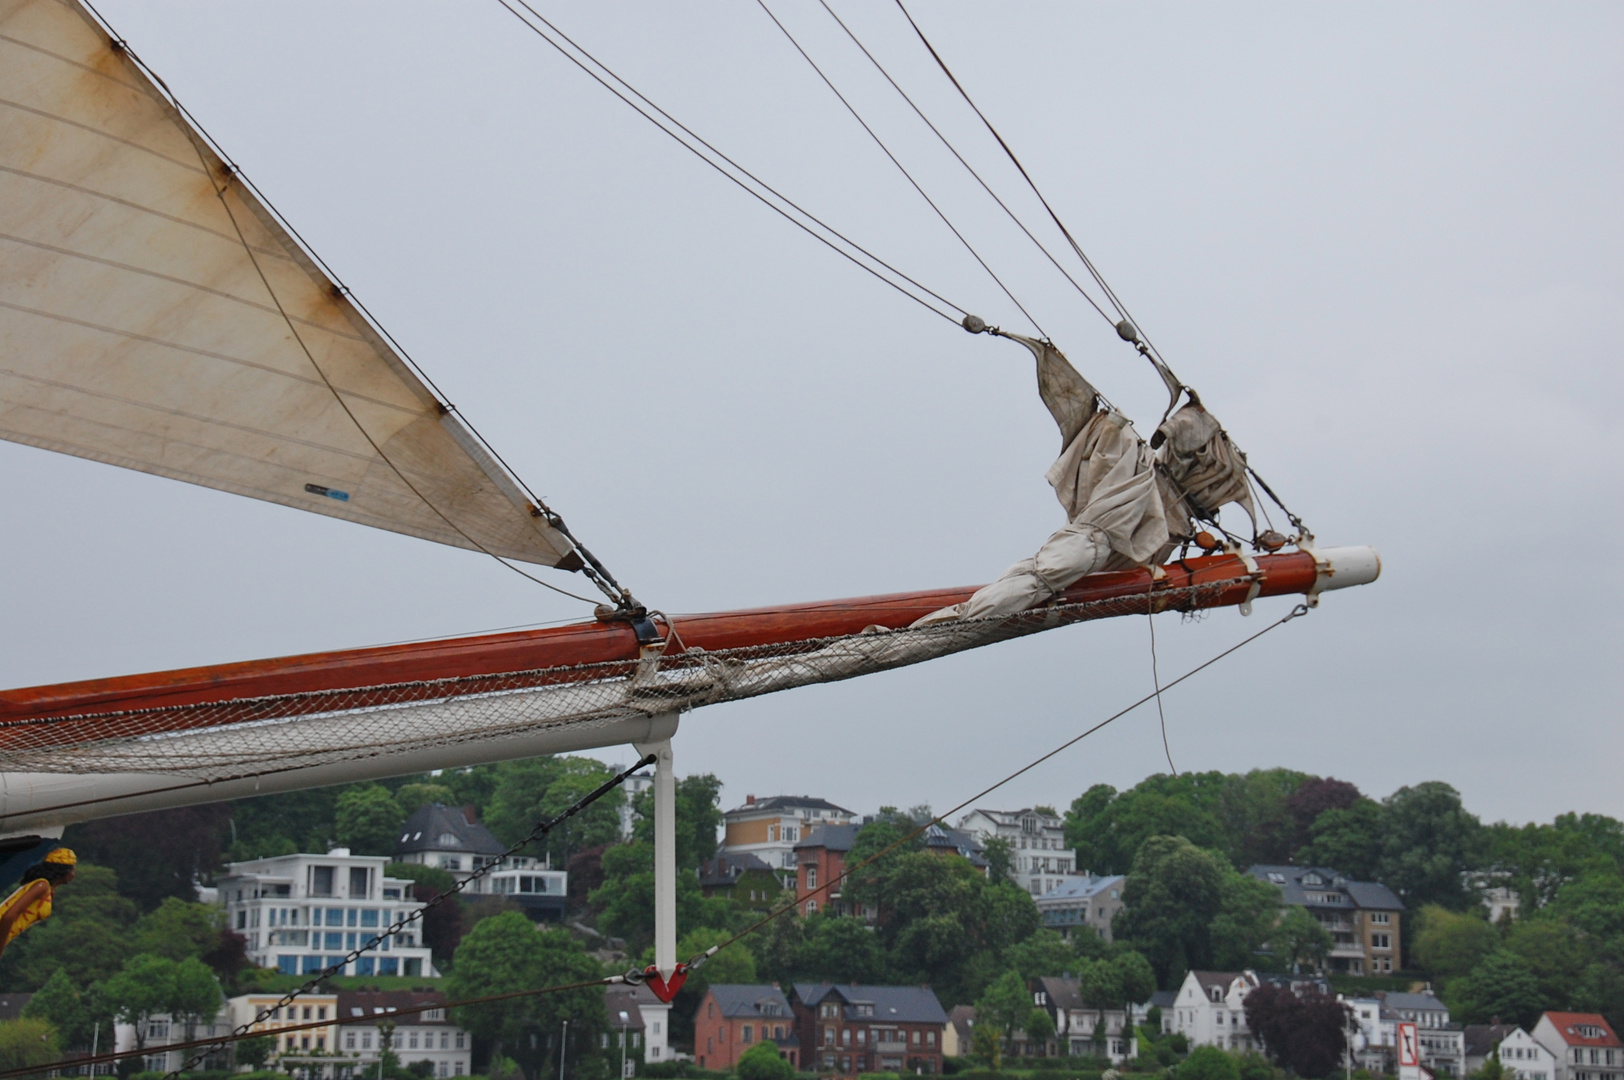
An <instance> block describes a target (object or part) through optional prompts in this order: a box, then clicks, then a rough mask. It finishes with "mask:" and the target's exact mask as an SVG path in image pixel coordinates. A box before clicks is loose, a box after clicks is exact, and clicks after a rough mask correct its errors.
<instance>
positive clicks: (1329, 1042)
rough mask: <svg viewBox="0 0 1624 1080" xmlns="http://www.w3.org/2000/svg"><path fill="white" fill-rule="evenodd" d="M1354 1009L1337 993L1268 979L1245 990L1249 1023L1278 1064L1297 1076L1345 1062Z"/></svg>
mask: <svg viewBox="0 0 1624 1080" xmlns="http://www.w3.org/2000/svg"><path fill="white" fill-rule="evenodd" d="M1352 1015H1353V1012H1352V1010H1351V1009H1349V1008H1348V1007H1347V1006H1346V1005H1344V1004H1342V1003H1341V1002H1340V1001H1338V1000H1337V999H1336V998H1335V997H1334V996H1333V995H1331V994H1325V993H1321V992H1320V991H1318V990H1312V989H1305V990H1302V991H1293V990H1292V989H1291V988H1290V987H1285V986H1275V985H1274V984H1272V983H1264V984H1263V985H1262V986H1259V987H1258V988H1257V989H1255V990H1253V991H1252V992H1251V993H1249V994H1247V995H1246V1025H1247V1027H1249V1028H1251V1029H1252V1034H1253V1035H1254V1036H1255V1037H1256V1038H1257V1039H1258V1041H1259V1042H1261V1043H1262V1044H1263V1049H1264V1050H1265V1051H1266V1052H1267V1053H1268V1055H1269V1056H1270V1057H1271V1058H1273V1059H1274V1062H1275V1064H1277V1065H1279V1066H1280V1067H1281V1068H1283V1069H1289V1070H1290V1071H1292V1072H1294V1073H1296V1074H1297V1075H1298V1076H1305V1077H1325V1076H1330V1075H1331V1074H1333V1073H1335V1072H1336V1071H1337V1070H1338V1069H1340V1068H1341V1067H1342V1056H1343V1054H1345V1053H1346V1052H1347V1049H1348V1030H1347V1029H1348V1022H1349V1020H1350V1018H1351V1017H1352Z"/></svg>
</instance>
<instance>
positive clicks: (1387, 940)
mask: <svg viewBox="0 0 1624 1080" xmlns="http://www.w3.org/2000/svg"><path fill="white" fill-rule="evenodd" d="M1370 947H1371V948H1372V949H1391V948H1392V947H1393V935H1391V934H1371V935H1370Z"/></svg>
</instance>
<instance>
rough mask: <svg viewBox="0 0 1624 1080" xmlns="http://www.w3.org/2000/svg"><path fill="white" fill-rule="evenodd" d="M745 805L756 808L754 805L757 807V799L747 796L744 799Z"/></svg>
mask: <svg viewBox="0 0 1624 1080" xmlns="http://www.w3.org/2000/svg"><path fill="white" fill-rule="evenodd" d="M744 805H746V806H754V805H756V797H755V796H754V795H746V796H745V797H744Z"/></svg>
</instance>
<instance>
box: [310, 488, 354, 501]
mask: <svg viewBox="0 0 1624 1080" xmlns="http://www.w3.org/2000/svg"><path fill="white" fill-rule="evenodd" d="M305 490H306V491H308V492H310V494H312V495H325V496H327V497H328V498H329V499H337V500H338V501H339V502H349V501H350V493H349V492H347V491H340V490H338V489H337V488H330V487H322V486H321V485H320V484H306V485H305Z"/></svg>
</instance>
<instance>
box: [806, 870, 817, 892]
mask: <svg viewBox="0 0 1624 1080" xmlns="http://www.w3.org/2000/svg"><path fill="white" fill-rule="evenodd" d="M806 887H807V888H808V889H815V888H817V887H818V868H817V867H816V866H808V867H807V868H806Z"/></svg>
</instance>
